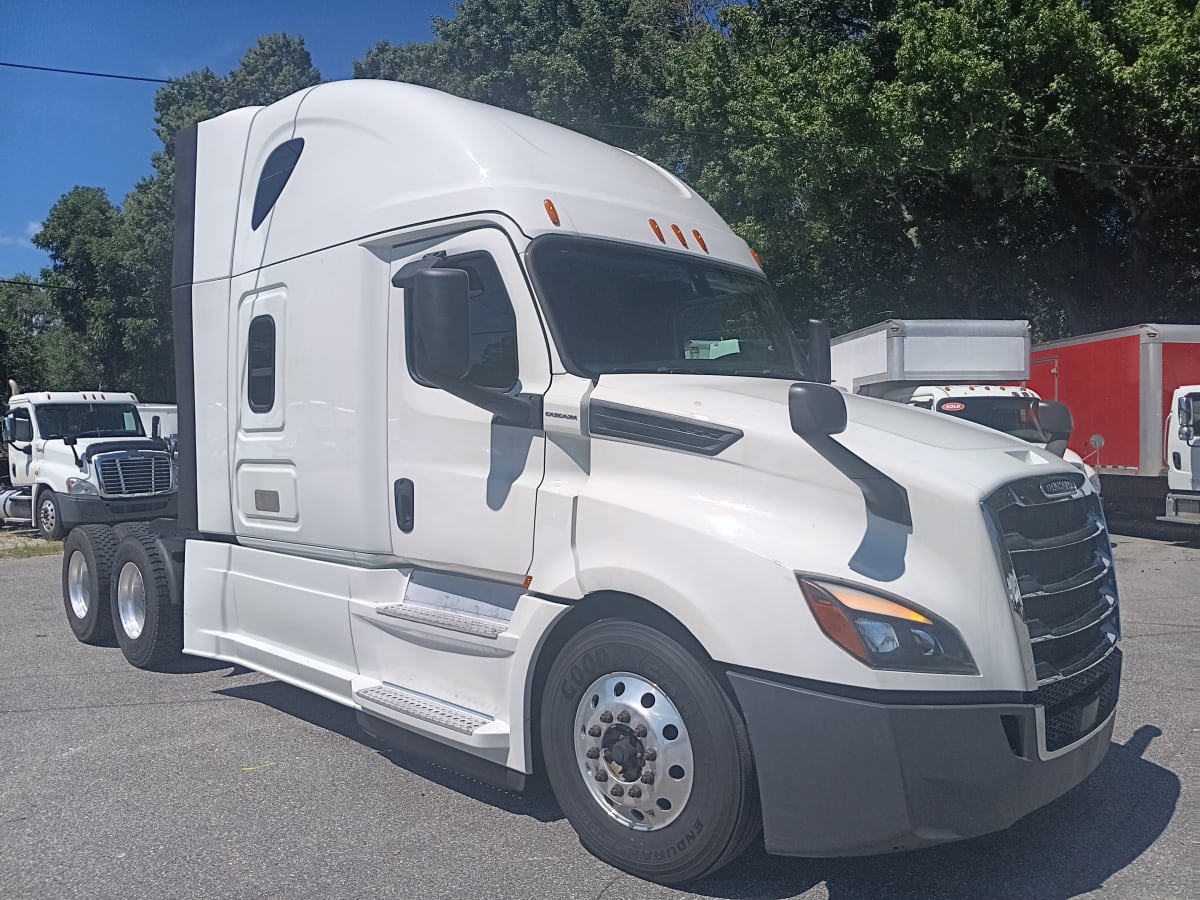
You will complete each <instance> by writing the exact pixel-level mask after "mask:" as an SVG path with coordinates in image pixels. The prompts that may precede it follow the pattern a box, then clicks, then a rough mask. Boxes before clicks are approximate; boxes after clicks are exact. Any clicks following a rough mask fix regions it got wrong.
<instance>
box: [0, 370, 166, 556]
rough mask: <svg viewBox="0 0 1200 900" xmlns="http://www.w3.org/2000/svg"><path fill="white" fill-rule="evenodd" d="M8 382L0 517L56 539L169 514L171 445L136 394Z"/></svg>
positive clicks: (1, 434) (1, 433)
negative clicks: (22, 387)
mask: <svg viewBox="0 0 1200 900" xmlns="http://www.w3.org/2000/svg"><path fill="white" fill-rule="evenodd" d="M10 384H11V382H10ZM13 387H14V393H13V394H12V396H10V397H9V399H8V411H7V414H6V415H5V416H4V418H3V419H2V420H0V438H2V439H3V441H4V444H5V447H6V449H7V450H8V458H7V462H6V468H7V471H6V472H4V473H0V474H2V477H0V524H3V525H33V526H35V527H36V528H37V529H38V531H39V532H41V535H42V537H44V538H46V539H47V540H61V539H62V538H63V536H64V535H65V534H66V533H67V532H68V531H70V530H71V529H72V528H74V527H75V526H77V525H85V524H95V523H104V524H110V525H111V524H115V523H118V522H133V521H142V522H145V521H148V520H150V519H158V518H166V517H170V516H174V515H175V512H176V502H177V493H176V485H175V472H174V468H175V467H174V460H173V456H172V448H171V445H170V444H169V442H168V441H166V440H163V439H162V437H161V434H160V431H159V423H158V422H157V418H156V419H155V421H154V422H153V423H152V425H151V427H150V429H149V430H148V429H147V428H146V425H145V422H144V421H143V420H142V417H141V415H140V414H139V412H138V406H137V403H138V400H137V397H135V396H134V395H133V394H128V393H113V392H111V391H36V392H29V393H17V392H16V389H15V385H14V386H13Z"/></svg>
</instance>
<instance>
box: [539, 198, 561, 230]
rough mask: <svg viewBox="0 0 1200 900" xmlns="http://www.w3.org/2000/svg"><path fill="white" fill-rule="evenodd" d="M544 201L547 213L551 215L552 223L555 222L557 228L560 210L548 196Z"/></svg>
mask: <svg viewBox="0 0 1200 900" xmlns="http://www.w3.org/2000/svg"><path fill="white" fill-rule="evenodd" d="M542 202H543V204H544V205H545V207H546V215H548V216H549V217H550V221H551V223H553V225H554V227H555V228H557V227H558V226H559V224H560V223H559V221H558V210H557V209H555V208H554V201H553V200H551V199H549V198H547V199H546V200H544V201H542Z"/></svg>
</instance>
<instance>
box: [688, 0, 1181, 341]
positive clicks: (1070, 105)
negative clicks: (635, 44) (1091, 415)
mask: <svg viewBox="0 0 1200 900" xmlns="http://www.w3.org/2000/svg"><path fill="white" fill-rule="evenodd" d="M674 79H675V80H674V81H673V83H672V85H673V91H672V95H671V98H670V101H669V102H670V105H671V109H672V114H673V117H674V119H675V121H677V122H679V123H681V124H682V125H684V126H685V127H687V128H690V129H700V128H702V127H704V128H706V129H707V130H711V131H717V132H720V134H721V135H722V139H721V140H716V139H708V140H706V141H704V142H701V141H700V140H697V141H696V142H695V143H694V151H693V152H692V153H691V154H690V156H691V158H692V161H693V162H692V168H691V170H690V171H691V177H692V178H693V179H694V180H695V181H696V183H697V186H698V187H699V188H700V189H701V190H702V192H704V193H706V194H708V195H711V196H712V197H713V199H715V200H716V202H717V206H718V208H719V209H721V210H722V212H724V213H726V214H727V215H728V216H729V217H730V218H731V219H732V220H733V221H734V222H735V223H736V224H737V227H738V228H739V230H741V231H742V232H743V234H744V235H745V236H747V237H748V239H750V240H751V241H752V242H754V243H757V244H759V245H760V247H761V249H762V250H764V251H765V252H764V257H765V258H766V260H767V264H768V267H769V268H770V269H771V271H772V272H773V273H775V274H776V275H777V276H778V277H779V280H781V281H782V283H783V284H784V286H785V289H786V290H787V291H788V293H789V294H790V296H791V299H792V301H793V302H794V303H795V304H796V306H797V307H798V308H805V307H807V308H809V309H812V310H819V309H821V308H822V307H824V308H825V309H827V310H832V312H833V318H835V320H838V321H839V322H840V323H841V324H842V325H844V326H845V325H852V324H864V323H865V322H867V321H870V320H872V319H874V318H878V317H879V316H881V315H886V314H905V315H927V314H947V313H949V314H955V313H957V314H962V315H970V316H977V315H986V316H996V315H1025V316H1028V317H1029V318H1031V319H1034V320H1035V322H1037V323H1038V324H1039V326H1040V329H1041V330H1042V332H1043V333H1047V334H1050V333H1054V332H1056V331H1058V330H1060V329H1062V328H1063V327H1070V328H1071V330H1074V331H1080V330H1089V329H1093V328H1100V327H1109V326H1114V325H1121V324H1127V323H1129V322H1133V321H1138V320H1145V319H1147V318H1152V317H1159V316H1161V317H1171V318H1176V319H1179V318H1181V317H1187V318H1191V319H1193V320H1195V319H1197V317H1200V310H1198V309H1197V304H1196V303H1195V298H1196V287H1197V276H1196V273H1195V267H1194V265H1192V263H1191V262H1190V257H1192V256H1193V255H1194V249H1195V238H1196V236H1197V225H1198V222H1197V214H1196V203H1195V198H1196V190H1197V187H1198V186H1200V185H1198V181H1197V176H1200V168H1198V167H1200V140H1198V129H1200V112H1198V110H1200V106H1198V105H1197V100H1200V12H1197V9H1196V6H1195V4H1194V3H1185V2H1176V0H1103V2H1092V3H1088V4H1080V3H1078V2H1076V0H1025V2H1023V3H1012V2H1010V0H899V2H898V3H895V4H892V3H887V2H884V3H869V2H858V3H854V2H852V3H842V4H834V3H814V2H806V0H759V2H754V3H750V4H747V5H733V6H729V7H727V8H726V9H725V10H723V11H722V18H721V27H720V28H719V29H714V30H713V31H712V32H711V33H710V34H709V35H708V36H707V38H706V39H705V40H703V41H699V42H696V43H694V44H692V45H691V46H690V47H689V48H688V50H687V53H686V54H685V55H684V56H683V57H682V58H681V59H680V65H679V67H678V68H677V70H676V71H675V73H674ZM1189 246H1190V247H1191V251H1190V252H1189V251H1188V247H1189ZM1189 298H1190V303H1189Z"/></svg>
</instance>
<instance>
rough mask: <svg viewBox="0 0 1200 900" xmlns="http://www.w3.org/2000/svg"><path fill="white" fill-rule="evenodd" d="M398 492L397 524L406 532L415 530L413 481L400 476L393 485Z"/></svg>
mask: <svg viewBox="0 0 1200 900" xmlns="http://www.w3.org/2000/svg"><path fill="white" fill-rule="evenodd" d="M393 487H394V489H395V492H396V525H397V526H398V527H399V529H400V530H401V531H403V532H404V533H405V534H408V533H409V532H410V531H412V530H413V483H412V479H410V478H400V479H398V480H397V481H396V483H395V485H394V486H393Z"/></svg>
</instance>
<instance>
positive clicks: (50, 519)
mask: <svg viewBox="0 0 1200 900" xmlns="http://www.w3.org/2000/svg"><path fill="white" fill-rule="evenodd" d="M38 516H39V517H40V519H41V523H42V531H44V532H45V533H46V534H53V533H54V525H55V523H56V522H57V521H58V516H56V515H55V513H54V501H53V500H51V499H50V498H49V497H47V498H46V499H45V500H43V501H42V502H41V504H40V505H39V507H38Z"/></svg>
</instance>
